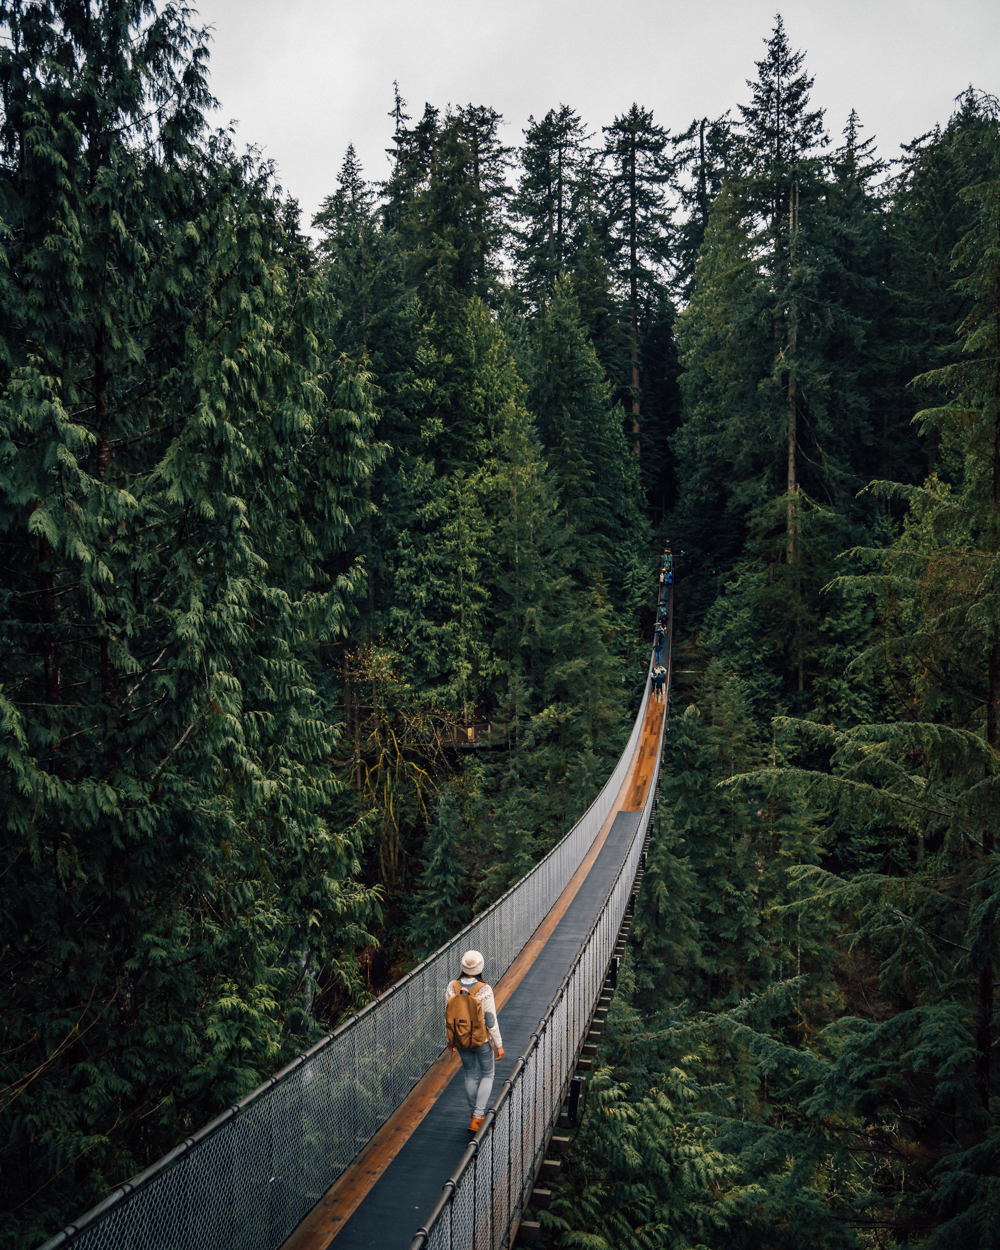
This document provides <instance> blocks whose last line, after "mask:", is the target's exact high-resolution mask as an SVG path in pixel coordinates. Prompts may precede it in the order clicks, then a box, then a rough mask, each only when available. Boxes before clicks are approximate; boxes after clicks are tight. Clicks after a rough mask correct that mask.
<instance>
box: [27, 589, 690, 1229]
mask: <svg viewBox="0 0 1000 1250" xmlns="http://www.w3.org/2000/svg"><path fill="white" fill-rule="evenodd" d="M657 617H658V619H662V620H663V621H664V623H665V626H666V640H665V644H664V647H665V655H664V664H665V667H666V669H667V680H666V685H665V689H664V691H663V694H662V696H660V697H657V696H656V695H655V694H653V692H652V690H651V682H650V680H649V679H648V678H649V676H651V675H652V671H653V667H654V662H653V658H652V656H651V658H650V665H649V673H648V675H647V681H646V686H645V693H644V695H643V698H642V702H641V705H640V707H639V712H638V715H637V716H636V719H635V723H634V725H633V726H632V731H631V734H630V736H629V740H628V742H627V744H626V746H625V749H624V751H623V752H622V755H621V757H620V759H619V760H618V763H617V764H616V766H615V768H614V771H613V772H612V774H611V776H610V778H609V779H608V781H607V783H606V784H605V786H604V788H603V789H602V790H601V792H600V794H599V795H598V796H597V798H596V799H595V800H594V802H593V803H592V804H591V805H590V807H589V808H588V809H587V811H586V812H584V814H583V816H581V818H580V819H579V820H578V821H577V823H576V824H575V825H574V826H573V828H572V829H571V830H570V831H569V832H568V833H567V834H566V836H565V837H564V838H563V839H562V840H561V841H560V842H559V843H558V844H557V845H556V846H555V847H554V848H553V849H552V850H551V851H550V852H549V854H548V855H547V856H546V857H545V858H544V859H543V860H541V861H540V862H539V863H538V864H536V865H535V867H534V868H533V869H532V870H531V872H529V873H528V874H527V875H526V876H525V877H523V878H522V879H521V880H520V881H519V882H518V883H517V884H516V885H515V886H513V887H512V888H511V889H510V890H509V891H508V892H507V893H506V894H505V895H504V896H503V897H502V898H500V899H499V900H498V901H497V902H496V903H494V904H493V906H492V907H490V908H489V909H488V910H487V911H485V912H483V913H481V914H480V915H479V916H477V917H476V918H475V920H473V921H472V923H471V924H470V925H468V926H467V927H466V928H465V929H464V930H463V931H462V932H461V933H459V934H457V935H456V936H455V937H454V938H452V939H451V940H450V941H449V942H448V943H446V944H445V945H444V946H443V947H442V948H441V949H440V950H438V951H437V952H435V953H434V954H433V955H432V956H430V958H428V959H426V960H425V961H424V962H423V963H422V964H420V965H419V966H418V967H416V968H415V969H414V970H413V971H412V972H410V973H408V974H407V975H406V976H404V977H403V978H402V979H401V980H399V981H397V982H396V983H395V984H394V985H392V986H391V987H390V988H389V989H388V990H386V991H385V992H384V993H383V994H381V995H380V996H379V997H378V998H376V999H375V1000H374V1001H372V1002H371V1003H369V1004H368V1005H367V1006H366V1007H365V1008H363V1009H362V1010H361V1011H359V1012H358V1013H357V1014H356V1015H353V1016H351V1017H350V1018H349V1019H348V1020H346V1021H345V1022H344V1023H343V1024H341V1025H340V1026H339V1028H337V1029H336V1030H334V1032H333V1033H331V1034H329V1035H328V1036H327V1037H325V1038H323V1039H322V1040H321V1041H319V1042H318V1043H317V1044H316V1045H314V1046H313V1047H311V1048H310V1049H309V1050H307V1051H306V1052H305V1053H304V1054H302V1055H300V1056H299V1057H298V1058H297V1059H296V1060H295V1061H294V1062H292V1063H291V1064H289V1065H288V1066H287V1067H286V1068H284V1069H283V1070H282V1071H281V1072H278V1073H277V1074H276V1075H275V1076H273V1077H271V1079H270V1080H268V1081H266V1082H265V1083H264V1084H263V1085H262V1086H260V1088H259V1089H257V1090H255V1091H254V1092H253V1093H252V1094H250V1095H248V1097H246V1098H245V1099H243V1101H242V1102H240V1103H238V1104H236V1105H235V1106H232V1107H229V1108H228V1109H227V1110H226V1111H224V1112H223V1114H222V1115H220V1116H218V1117H217V1118H216V1119H215V1120H213V1121H212V1123H210V1124H208V1125H206V1126H205V1127H204V1128H203V1129H201V1130H200V1131H199V1132H197V1133H194V1134H193V1135H192V1136H191V1137H188V1138H186V1139H185V1140H184V1141H182V1142H180V1143H179V1144H178V1145H177V1146H176V1147H175V1149H174V1150H172V1151H171V1152H170V1153H169V1154H168V1155H166V1156H164V1158H162V1159H160V1160H158V1161H157V1162H156V1163H155V1164H153V1165H152V1166H151V1167H150V1168H148V1169H147V1170H146V1171H145V1172H143V1173H141V1174H140V1175H138V1176H136V1177H134V1178H133V1179H132V1180H131V1181H129V1182H128V1183H127V1184H125V1185H122V1186H120V1187H119V1188H118V1189H116V1190H114V1191H113V1192H112V1193H111V1194H109V1195H108V1197H107V1198H105V1199H104V1201H103V1202H101V1203H100V1204H99V1205H98V1206H96V1207H94V1208H93V1209H92V1210H90V1211H88V1212H87V1213H86V1214H85V1215H83V1216H81V1217H80V1218H79V1219H78V1220H77V1221H76V1222H75V1223H74V1224H71V1225H69V1226H68V1227H67V1228H65V1229H63V1230H62V1231H61V1232H59V1233H57V1234H56V1235H55V1236H54V1237H52V1238H50V1239H49V1240H48V1241H47V1242H46V1243H45V1245H44V1246H43V1247H41V1250H70V1248H72V1250H326V1247H328V1246H331V1245H333V1247H334V1250H361V1248H362V1247H365V1248H367V1247H377V1248H378V1250H500V1248H501V1247H507V1246H510V1245H512V1244H513V1243H514V1242H515V1240H517V1241H521V1242H531V1241H532V1240H537V1238H538V1235H539V1227H538V1224H537V1223H536V1222H535V1221H534V1220H533V1219H532V1218H530V1217H531V1215H532V1214H534V1213H536V1212H537V1211H538V1210H539V1209H541V1208H544V1207H545V1206H546V1205H547V1204H548V1200H549V1197H550V1191H549V1190H548V1189H547V1188H546V1182H547V1181H549V1180H552V1179H554V1178H555V1177H556V1176H557V1175H558V1172H559V1169H560V1167H561V1162H562V1161H561V1157H560V1152H561V1150H562V1149H563V1147H564V1146H565V1145H566V1142H567V1139H565V1138H564V1137H561V1136H560V1135H559V1132H558V1129H559V1127H560V1125H562V1126H564V1127H566V1126H571V1125H573V1124H575V1123H576V1119H577V1115H578V1102H579V1096H580V1090H581V1086H582V1084H583V1082H584V1081H585V1080H586V1076H587V1073H588V1072H589V1070H590V1068H591V1066H592V1063H593V1058H592V1056H593V1055H594V1053H595V1052H596V1049H597V1045H596V1044H597V1040H598V1038H599V1036H600V1031H601V1025H602V1022H603V1020H604V1017H605V1015H606V1013H607V1008H608V1005H609V1003H610V1001H611V997H612V995H613V992H614V989H615V987H616V984H617V968H618V962H619V959H620V956H621V954H622V953H623V951H624V941H625V935H626V934H627V932H628V928H629V925H630V923H631V914H632V907H633V905H634V900H635V891H636V890H637V889H638V886H639V883H640V881H641V879H642V872H643V866H644V863H645V847H646V843H647V839H648V836H649V830H650V826H651V824H652V819H653V813H654V808H655V802H656V798H655V796H656V787H657V779H658V773H659V764H660V757H661V754H662V744H663V734H664V732H665V730H666V722H667V712H668V707H669V692H670V673H671V666H672V627H673V600H672V586H671V584H670V582H669V580H667V581H666V582H665V583H664V584H663V585H662V587H661V593H660V598H659V601H658V603H657ZM470 947H471V948H476V949H478V950H480V951H481V952H482V953H483V955H484V956H485V958H486V970H485V973H484V975H485V976H486V977H487V978H488V979H489V980H490V981H491V982H492V983H493V984H494V993H495V998H496V1004H497V1010H498V1013H499V1016H500V1024H501V1026H502V1031H503V1036H504V1045H505V1058H504V1059H503V1060H501V1061H500V1062H499V1063H498V1064H497V1081H498V1083H499V1091H498V1092H497V1094H496V1097H495V1099H494V1102H493V1105H492V1106H491V1107H490V1109H489V1111H488V1112H487V1115H486V1118H485V1122H484V1124H483V1126H482V1128H481V1129H480V1130H479V1132H478V1133H477V1134H476V1135H475V1137H474V1138H473V1140H472V1141H471V1142H470V1141H469V1132H468V1128H467V1125H468V1118H469V1117H468V1105H467V1103H466V1098H465V1092H464V1089H463V1086H462V1082H461V1081H460V1080H457V1079H455V1078H456V1074H457V1072H458V1070H459V1068H460V1063H459V1061H458V1058H457V1056H456V1055H454V1054H450V1053H449V1052H448V1051H446V1050H444V999H445V988H446V986H447V984H448V982H449V981H450V980H451V979H452V978H453V977H455V976H456V975H457V970H458V966H459V960H460V958H461V954H462V952H463V951H465V950H467V949H469V948H470ZM494 1089H495V1090H496V1089H497V1085H495V1086H494Z"/></svg>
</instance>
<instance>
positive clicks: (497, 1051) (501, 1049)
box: [493, 1046, 503, 1063]
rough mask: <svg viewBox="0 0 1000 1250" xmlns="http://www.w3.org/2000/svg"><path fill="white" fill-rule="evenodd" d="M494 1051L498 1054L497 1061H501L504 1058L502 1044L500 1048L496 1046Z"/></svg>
mask: <svg viewBox="0 0 1000 1250" xmlns="http://www.w3.org/2000/svg"><path fill="white" fill-rule="evenodd" d="M493 1053H494V1054H495V1055H496V1057H497V1062H498V1063H499V1061H500V1060H501V1059H502V1058H503V1047H502V1046H501V1047H500V1048H499V1050H498V1049H497V1048H496V1047H494V1048H493Z"/></svg>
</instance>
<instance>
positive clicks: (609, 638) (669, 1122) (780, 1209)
mask: <svg viewBox="0 0 1000 1250" xmlns="http://www.w3.org/2000/svg"><path fill="white" fill-rule="evenodd" d="M758 33H759V34H761V35H763V36H764V37H763V39H762V40H757V39H756V37H755V39H754V40H751V41H750V43H749V44H748V46H747V49H746V56H747V76H748V81H747V86H746V91H745V93H744V96H743V99H742V100H741V101H734V102H733V106H732V108H731V110H730V111H729V112H727V113H726V114H725V115H723V116H721V117H714V118H709V117H701V118H695V119H693V120H690V121H689V120H688V119H684V121H683V123H682V125H681V126H680V127H677V126H667V124H666V120H667V119H663V118H654V116H653V114H652V112H651V111H649V110H648V109H646V108H645V107H643V106H642V105H640V104H638V103H630V102H629V101H628V100H627V99H623V100H622V105H621V108H622V111H621V113H620V114H619V115H618V116H615V117H613V118H610V119H608V118H602V119H586V118H583V117H581V116H580V114H579V113H578V112H577V111H576V110H575V109H574V108H573V107H572V105H570V104H557V103H555V102H552V101H544V100H543V101H540V103H539V113H538V116H537V117H535V116H533V117H531V118H529V119H528V122H527V125H526V126H525V128H524V129H523V132H520V133H518V132H517V131H515V129H514V127H512V126H511V125H510V124H509V122H508V123H505V122H504V119H503V118H502V117H501V116H500V114H499V113H497V112H496V111H495V110H494V109H493V108H491V107H490V106H489V105H488V104H482V103H478V104H471V103H470V104H468V105H447V106H446V105H445V104H444V103H442V102H438V103H436V104H431V103H428V104H424V105H422V106H419V107H418V106H417V105H416V104H414V103H413V102H411V101H408V100H407V98H406V97H405V90H406V86H405V83H399V84H395V85H394V84H386V104H387V106H388V107H387V116H386V119H385V135H386V146H387V150H388V161H387V164H386V166H385V167H384V168H383V169H378V170H366V169H363V168H362V166H361V163H360V162H359V159H358V157H357V154H356V152H355V150H354V148H353V147H349V148H348V150H347V152H346V153H345V154H344V156H343V160H342V163H341V165H340V167H339V170H338V169H336V168H334V169H331V170H330V171H329V188H330V189H329V194H328V196H327V197H326V199H325V201H324V202H323V205H322V207H321V209H320V211H319V212H318V214H317V215H316V216H315V219H314V220H312V221H305V222H304V221H302V220H301V214H300V210H299V206H298V204H297V203H296V202H295V200H294V199H292V198H290V197H289V196H288V195H287V194H286V193H285V192H284V191H283V190H282V188H281V187H280V186H279V184H278V181H277V175H276V171H275V170H274V168H273V167H272V166H271V165H270V164H269V163H268V162H267V161H266V160H264V159H262V157H261V156H260V155H259V153H258V152H257V151H256V150H255V149H253V148H250V149H245V148H244V147H243V146H242V140H240V141H238V140H237V137H236V135H235V134H234V132H233V130H232V129H231V128H226V127H222V128H219V127H218V126H217V125H216V124H215V123H214V122H213V121H212V113H213V110H214V109H215V106H216V101H215V100H214V99H213V98H212V94H211V81H210V74H209V60H208V33H207V32H206V31H204V30H202V29H201V28H200V27H199V25H198V19H197V15H196V14H195V13H194V12H193V11H192V10H191V9H189V8H188V7H187V6H186V5H185V4H184V3H181V2H178V3H173V2H172V0H30V2H29V0H0V92H2V97H0V639H2V650H0V764H2V767H0V795H2V803H0V808H2V817H0V830H2V832H0V925H2V940H0V994H2V1000H0V1003H2V1023H0V1211H2V1213H3V1216H2V1220H0V1244H2V1246H3V1248H4V1250H34V1247H37V1246H38V1245H39V1244H40V1243H41V1242H42V1241H44V1240H45V1239H46V1238H47V1237H48V1236H50V1235H52V1234H53V1233H54V1232H56V1231H57V1230H58V1229H59V1228H60V1227H62V1226H63V1225H65V1224H67V1223H68V1222H69V1221H70V1220H72V1219H73V1218H74V1217H76V1216H78V1215H79V1214H80V1213H81V1212H82V1211H84V1210H85V1209H87V1208H88V1207H90V1206H92V1205H93V1204H94V1203H96V1202H98V1201H99V1200H100V1199H101V1197H102V1196H103V1195H105V1194H107V1193H108V1191H109V1190H111V1189H112V1188H114V1187H115V1186H116V1185H118V1184H120V1183H121V1182H122V1181H124V1180H125V1179H127V1178H128V1177H130V1176H132V1175H134V1174H135V1173H136V1172H138V1171H140V1170H141V1169H142V1168H144V1167H146V1166H148V1165H149V1164H150V1163H151V1162H153V1161H154V1160H156V1159H157V1158H159V1157H160V1156H161V1155H163V1154H164V1153H166V1152H167V1151H168V1150H170V1149H172V1148H173V1147H174V1146H175V1145H176V1144H177V1143H178V1142H179V1141H180V1140H182V1139H183V1138H184V1137H185V1136H186V1135H188V1134H190V1133H191V1132H192V1131H194V1130H195V1129H197V1128H198V1127H199V1126H200V1125H202V1124H203V1123H205V1122H206V1121H208V1120H210V1119H211V1118H212V1117H214V1116H215V1115H217V1114H218V1113H219V1111H220V1110H221V1109H222V1108H223V1107H226V1106H228V1105H230V1104H232V1103H234V1102H235V1101H237V1100H238V1099H240V1098H242V1097H243V1096H245V1095H246V1094H247V1093H249V1092H250V1091H251V1090H252V1089H254V1088H255V1087H256V1086H258V1085H259V1084H260V1083H261V1082H262V1081H264V1080H265V1079H266V1078H267V1077H268V1076H270V1075H271V1074H272V1073H274V1072H275V1071H276V1070H277V1069H278V1068H280V1067H281V1066H282V1065H283V1064H285V1063H287V1062H288V1061H289V1060H290V1059H291V1058H293V1057H294V1056H295V1055H297V1054H298V1053H300V1052H301V1051H303V1050H304V1049H305V1048H306V1047H308V1046H309V1045H310V1044H311V1043H312V1042H314V1041H315V1040H316V1039H317V1038H319V1037H320V1036H322V1035H323V1034H325V1033H326V1032H328V1031H329V1030H330V1028H331V1027H333V1026H334V1025H335V1024H336V1023H337V1022H338V1021H340V1020H341V1019H343V1018H344V1017H345V1016H346V1015H347V1014H348V1013H349V1012H351V1011H352V1010H355V1009H356V1008H357V1007H358V1006H360V1005H361V1004H363V1003H365V1002H366V1001H368V1000H370V998H371V997H372V996H373V995H374V994H377V993H379V992H380V991H382V990H383V989H385V988H386V987H387V986H388V985H390V984H391V983H392V982H393V981H395V980H396V979H397V978H398V977H399V976H401V975H402V974H403V973H405V972H406V971H408V970H409V969H411V968H412V967H414V966H415V965H416V964H417V963H418V962H419V961H420V960H421V959H423V958H424V957H425V956H426V955H427V954H429V953H430V952H432V951H434V950H435V949H436V948H437V947H438V946H440V945H441V944H442V943H443V942H444V941H445V940H446V939H447V938H448V937H450V936H451V935H452V934H454V933H456V932H457V931H458V930H459V929H461V928H462V927H463V925H465V924H466V923H467V922H468V921H469V919H470V918H471V917H473V916H474V915H475V914H476V913H477V912H479V911H481V910H482V909H483V908H484V907H486V906H488V905H489V904H490V903H491V902H493V901H494V900H495V899H496V898H498V897H499V896H500V895H501V894H503V893H504V891H505V890H507V889H508V887H509V886H510V885H511V884H513V883H514V882H515V881H516V880H518V879H519V878H520V877H521V876H523V874H524V873H525V872H526V871H527V870H528V869H529V868H530V867H531V866H532V865H533V864H534V863H535V862H537V860H538V859H539V858H540V857H541V856H543V855H544V854H545V853H546V852H547V851H548V850H549V849H550V848H551V847H552V846H553V845H554V844H555V843H556V842H557V841H558V840H559V839H560V838H561V837H562V835H563V834H564V833H565V832H566V831H567V830H568V829H569V827H570V826H571V825H572V823H573V822H574V820H575V819H576V818H577V817H578V816H579V815H580V814H581V813H582V812H583V811H584V810H585V809H586V807H587V806H588V804H589V803H590V801H591V800H592V799H593V798H594V796H595V795H596V794H597V792H598V791H599V790H600V788H601V786H602V785H603V783H604V781H605V780H606V778H607V777H608V775H609V774H610V772H611V769H612V767H613V765H614V762H615V761H616V759H617V758H618V755H619V753H620V751H621V749H622V746H623V744H624V742H625V740H626V738H627V736H628V732H629V729H630V726H631V723H632V720H633V718H634V716H635V713H636V709H637V708H638V705H639V701H640V699H641V696H642V689H643V683H644V680H645V675H646V666H647V663H648V659H649V647H650V638H651V636H652V628H653V607H654V580H655V574H656V570H657V568H658V558H659V553H660V552H661V551H662V550H663V548H664V545H666V544H669V545H670V546H671V547H672V549H673V551H674V553H675V558H676V564H675V567H676V616H675V655H674V686H673V691H672V700H671V719H670V725H669V730H668V733H667V738H666V748H665V764H664V771H663V774H662V781H661V793H660V801H659V807H658V815H657V821H656V825H655V828H654V832H653V838H652V842H651V849H650V856H649V863H648V869H647V872H646V876H645V881H644V884H643V889H642V893H641V895H640V898H639V903H638V906H637V913H636V920H635V924H634V925H633V928H632V931H631V935H630V939H629V951H628V954H627V956H626V959H625V963H624V966H623V969H622V974H621V981H620V989H619V993H618V994H617V996H616V998H615V1000H614V1004H613V1006H612V1008H611V1012H610V1015H609V1020H608V1026H607V1028H606V1029H605V1032H604V1034H603V1038H602V1043H601V1047H600V1051H599V1055H598V1060H599V1062H598V1065H597V1068H596V1070H595V1073H594V1074H593V1076H592V1078H591V1079H590V1081H589V1082H588V1091H587V1097H586V1105H585V1114H584V1120H583V1125H582V1127H581V1129H580V1131H579V1132H578V1133H577V1134H576V1136H575V1139H574V1142H573V1145H572V1149H571V1151H570V1153H569V1154H568V1156H567V1160H566V1166H565V1168H564V1170H563V1175H562V1179H561V1180H560V1183H559V1185H558V1186H557V1187H556V1190H555V1192H554V1195H553V1201H552V1205H551V1208H550V1209H549V1210H548V1211H547V1212H544V1213H542V1215H541V1217H540V1218H541V1222H542V1225H543V1233H544V1237H545V1239H546V1243H545V1244H546V1245H548V1246H551V1247H557V1246H559V1247H578V1248H579V1250H661V1248H662V1250H699V1248H700V1250H802V1248H803V1247H810V1248H812V1247H815V1248H817V1250H820V1248H822V1250H855V1248H868V1247H870V1248H873V1250H874V1248H879V1250H881V1248H888V1247H918V1246H919V1247H928V1248H930V1250H950V1248H952V1247H959V1246H960V1247H962V1250H990V1248H991V1247H996V1246H997V1245H998V1244H1000V1018H998V1015H997V988H998V986H1000V850H998V848H997V846H996V842H997V835H998V825H1000V817H998V813H1000V736H998V735H1000V727H998V716H1000V104H998V101H997V100H996V98H994V97H993V96H991V95H989V94H987V93H986V92H984V91H982V90H980V89H978V87H976V86H970V87H969V88H968V90H967V91H965V92H964V93H963V94H962V95H961V96H960V97H958V98H957V99H956V100H955V102H954V110H953V112H952V114H951V116H950V117H947V118H942V119H941V123H940V125H939V126H937V127H936V128H935V129H934V130H932V131H931V132H929V133H927V134H923V135H920V136H917V137H915V138H914V139H913V140H912V142H910V143H908V144H906V145H904V146H903V148H902V149H901V150H900V151H899V152H898V153H881V152H879V151H878V149H877V147H876V143H875V139H874V137H868V136H866V132H865V128H864V119H863V118H860V117H859V116H858V115H857V114H856V113H853V112H852V113H851V115H850V116H849V117H846V118H836V119H835V118H831V117H828V116H826V115H825V114H824V113H823V111H822V110H820V109H819V108H818V107H817V106H816V104H815V102H814V100H813V80H812V78H811V77H810V75H809V72H808V65H807V60H806V56H805V54H804V53H803V52H800V51H797V50H796V49H795V45H794V41H793V37H792V35H791V34H790V33H789V32H788V31H786V29H785V26H784V23H783V22H782V20H781V18H780V17H778V18H776V19H775V23H774V25H773V28H772V29H771V30H770V31H764V32H758ZM542 109H547V111H545V112H542V111H541V110H542ZM250 137H251V138H252V136H250ZM515 137H517V140H518V141H517V143H516V144H515V143H514V142H513V140H514V138H515Z"/></svg>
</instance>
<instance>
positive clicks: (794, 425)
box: [787, 187, 801, 689]
mask: <svg viewBox="0 0 1000 1250" xmlns="http://www.w3.org/2000/svg"><path fill="white" fill-rule="evenodd" d="M798 199H799V193H798V187H796V188H795V190H794V191H793V192H792V194H790V195H789V197H788V259H789V279H790V282H791V283H794V281H795V243H794V237H795V231H796V230H797V228H798V207H799V204H798ZM789 318H790V321H791V325H790V327H789V334H788V485H787V490H788V522H787V524H788V563H789V564H792V563H794V561H795V555H796V552H795V530H796V527H797V524H798V517H797V515H796V513H797V509H796V505H795V496H796V495H797V494H798V490H799V482H798V468H797V463H796V447H797V439H798V400H797V396H796V390H795V348H796V346H797V344H798V326H797V325H796V321H795V306H794V297H793V300H792V301H791V307H790V309H789ZM799 688H800V689H801V684H800V687H799Z"/></svg>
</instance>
